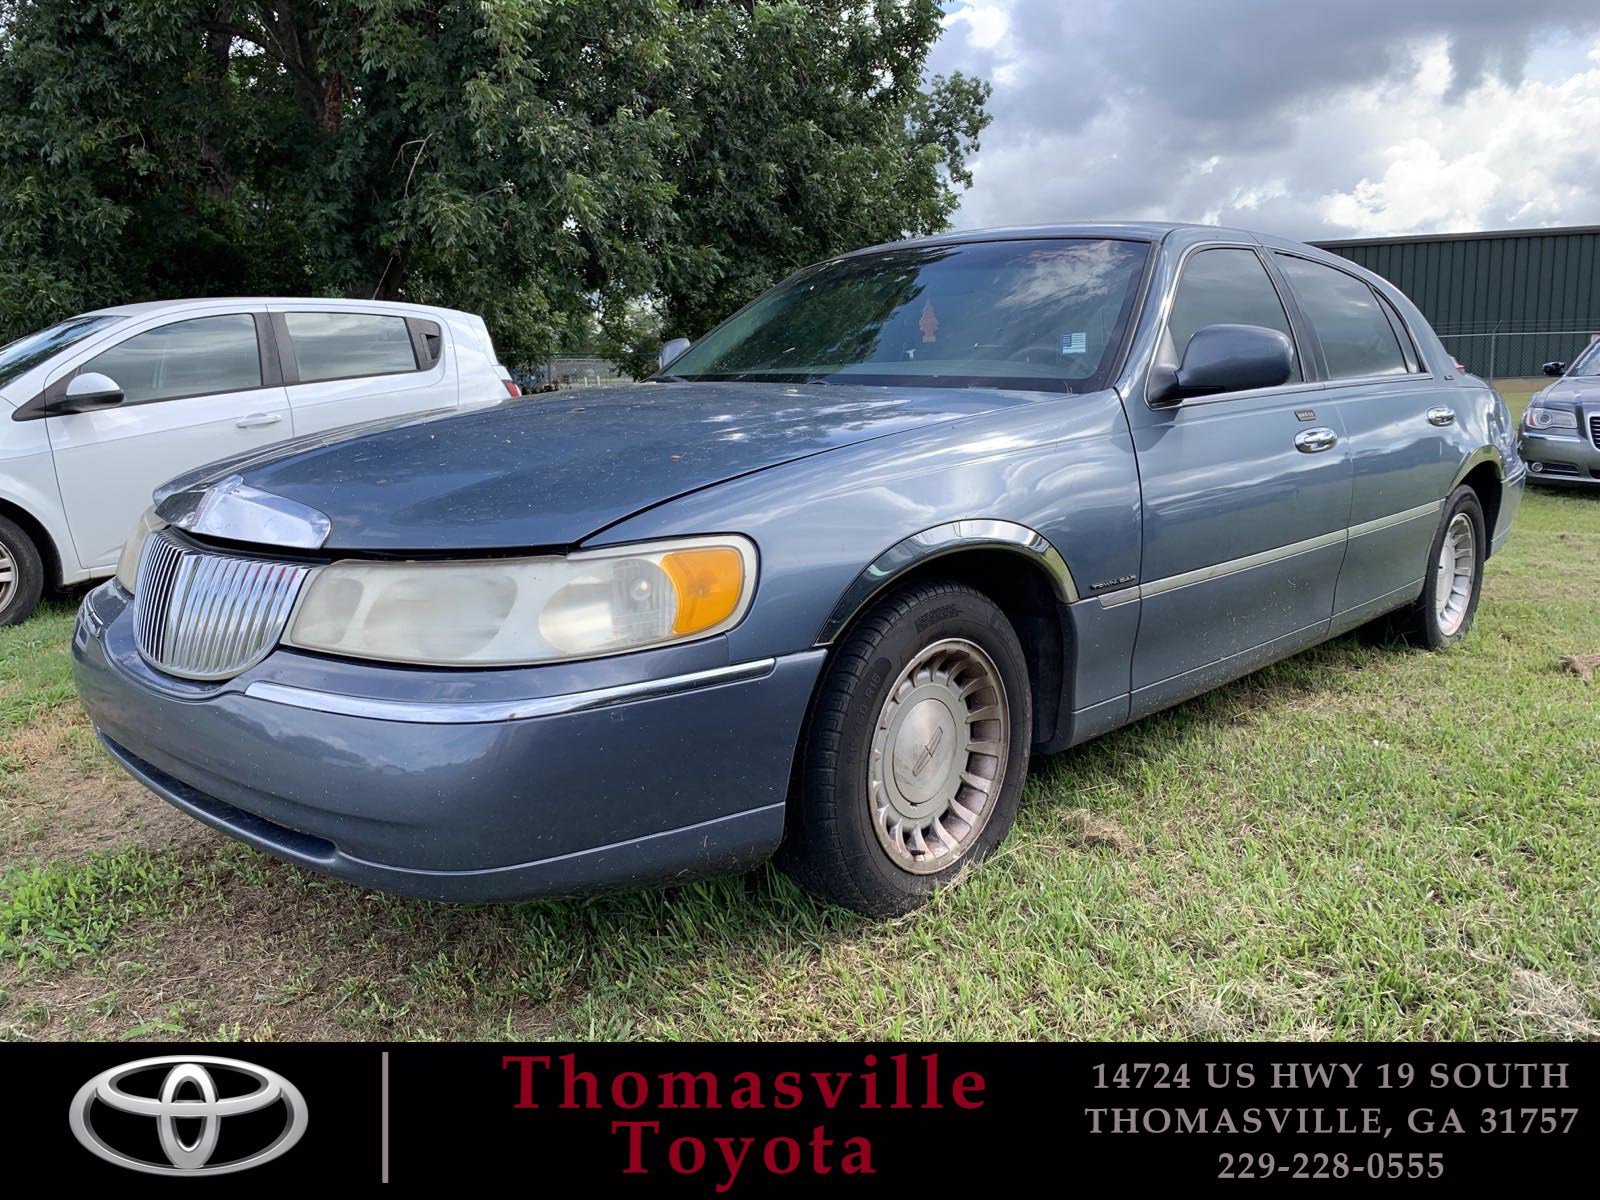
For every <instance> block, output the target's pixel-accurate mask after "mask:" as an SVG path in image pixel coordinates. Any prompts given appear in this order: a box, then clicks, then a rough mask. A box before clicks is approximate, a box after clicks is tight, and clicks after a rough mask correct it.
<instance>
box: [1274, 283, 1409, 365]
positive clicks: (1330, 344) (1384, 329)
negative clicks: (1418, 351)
mask: <svg viewBox="0 0 1600 1200" xmlns="http://www.w3.org/2000/svg"><path fill="white" fill-rule="evenodd" d="M1278 266H1279V268H1280V269H1281V270H1282V271H1283V274H1284V277H1285V278H1286V279H1288V281H1289V286H1290V287H1291V288H1292V289H1294V296H1295V299H1296V300H1297V301H1298V302H1299V304H1300V311H1301V312H1302V313H1304V314H1305V318H1306V320H1308V321H1310V322H1311V327H1312V328H1313V329H1315V330H1316V332H1317V340H1318V341H1319V342H1321V343H1322V357H1323V359H1324V360H1325V361H1326V362H1327V365H1328V378H1330V379H1360V378H1363V377H1365V376H1369V375H1404V374H1406V373H1407V366H1406V356H1405V353H1404V352H1403V351H1402V350H1401V349H1400V341H1399V339H1398V338H1397V337H1396V335H1395V330H1394V326H1393V325H1392V324H1390V321H1389V318H1388V316H1386V315H1385V313H1384V311H1383V308H1382V307H1381V306H1380V305H1379V303H1378V297H1377V296H1376V295H1375V294H1374V293H1373V291H1372V289H1371V288H1370V287H1368V286H1367V285H1366V284H1365V283H1363V282H1362V281H1361V280H1359V279H1357V278H1356V277H1355V276H1354V275H1347V274H1346V273H1345V272H1343V271H1340V270H1338V269H1336V268H1334V267H1330V266H1326V265H1324V264H1323V263H1317V262H1312V261H1311V260H1310V259H1305V258H1296V257H1295V256H1293V255H1290V254H1280V255H1278Z"/></svg>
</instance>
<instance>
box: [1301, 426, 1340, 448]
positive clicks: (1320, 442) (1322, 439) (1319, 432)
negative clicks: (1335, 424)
mask: <svg viewBox="0 0 1600 1200" xmlns="http://www.w3.org/2000/svg"><path fill="white" fill-rule="evenodd" d="M1338 440H1339V435H1338V434H1336V433H1335V432H1334V431H1333V430H1331V429H1308V430H1306V431H1305V432H1304V433H1297V434H1295V435H1294V448H1295V449H1296V450H1298V451H1300V453H1301V454H1318V453H1320V452H1322V451H1323V450H1331V449H1333V447H1334V445H1335V443H1337V442H1338Z"/></svg>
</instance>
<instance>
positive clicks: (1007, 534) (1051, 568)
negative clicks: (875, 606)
mask: <svg viewBox="0 0 1600 1200" xmlns="http://www.w3.org/2000/svg"><path fill="white" fill-rule="evenodd" d="M983 549H991V550H1005V551H1007V552H1009V553H1012V554H1017V555H1020V556H1021V557H1022V558H1024V559H1027V560H1031V561H1032V562H1033V563H1034V564H1035V565H1036V566H1038V567H1040V568H1042V569H1043V570H1044V572H1045V574H1046V576H1048V578H1049V580H1050V586H1051V589H1052V590H1053V591H1054V592H1055V595H1056V599H1057V600H1059V601H1061V602H1062V603H1063V604H1072V603H1075V602H1076V601H1077V599H1078V588H1077V585H1076V584H1074V583H1073V580H1072V572H1071V571H1070V570H1069V569H1068V567H1067V563H1066V560H1065V559H1064V558H1062V557H1061V552H1060V551H1058V550H1057V549H1056V548H1055V547H1054V546H1052V545H1051V544H1050V539H1049V538H1047V537H1045V536H1044V534H1042V533H1039V532H1038V531H1037V530H1033V529H1029V528H1028V527H1027V526H1026V525H1018V524H1017V523H1016V522H1014V521H995V520H989V519H987V518H982V519H972V520H963V521H950V522H948V523H947V524H944V525H935V526H933V527H932V528H931V529H924V530H923V531H922V532H921V533H914V534H912V535H911V536H910V537H908V538H906V539H905V540H904V541H901V542H897V543H895V544H894V545H893V546H891V547H889V549H887V550H885V551H884V552H883V553H882V554H880V555H878V557H877V558H876V559H874V560H873V561H872V563H871V564H870V565H869V566H868V567H867V568H866V569H865V570H863V571H862V572H861V574H859V575H857V576H856V577H855V580H854V581H853V582H852V583H851V584H850V586H849V587H848V588H846V589H845V593H844V595H843V596H841V597H839V602H838V603H837V604H835V605H834V606H833V611H832V612H831V613H829V614H828V619H827V621H826V622H824V623H823V626H822V629H821V630H820V631H819V632H818V633H817V637H816V641H815V643H814V644H815V645H818V646H826V645H828V644H830V643H831V642H832V641H833V639H834V638H836V637H838V636H839V632H840V630H842V629H843V628H844V627H845V626H846V625H848V624H849V623H850V622H851V621H852V620H853V619H854V618H855V616H856V614H857V613H859V612H860V611H861V610H862V609H863V608H865V607H866V605H867V602H868V601H869V600H871V599H872V598H873V597H874V596H876V595H877V594H878V593H879V592H880V591H882V590H883V588H884V587H886V586H887V585H889V584H890V583H893V582H894V581H895V580H896V579H898V578H899V577H900V576H902V575H904V574H905V573H906V572H907V571H909V570H910V569H911V568H912V567H915V566H920V565H921V564H922V563H925V562H928V561H930V560H932V559H935V558H942V557H943V556H945V555H947V554H954V553H956V552H958V551H961V550H983Z"/></svg>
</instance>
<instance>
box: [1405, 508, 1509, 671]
mask: <svg viewBox="0 0 1600 1200" xmlns="http://www.w3.org/2000/svg"><path fill="white" fill-rule="evenodd" d="M1458 518H1461V519H1463V520H1465V522H1466V523H1467V524H1468V525H1469V526H1470V527H1471V533H1472V546H1471V554H1470V556H1467V557H1470V560H1471V564H1472V580H1471V584H1470V587H1469V588H1468V591H1467V595H1466V598H1465V605H1464V607H1463V608H1462V609H1461V610H1460V612H1459V614H1457V613H1456V612H1455V610H1453V609H1452V611H1451V615H1450V617H1449V619H1446V618H1445V617H1442V616H1441V612H1440V607H1439V595H1440V592H1441V590H1442V589H1443V588H1444V587H1445V586H1447V585H1446V584H1445V583H1443V582H1442V581H1441V579H1440V571H1439V556H1440V554H1441V553H1442V552H1443V550H1444V543H1445V538H1446V537H1447V536H1449V535H1450V532H1451V529H1452V527H1453V526H1455V525H1456V524H1457V519H1458ZM1488 547H1489V537H1488V531H1487V528H1486V527H1485V524H1484V519H1483V505H1482V504H1481V503H1480V502H1479V500H1478V493H1477V492H1475V491H1473V490H1472V489H1471V488H1470V487H1467V486H1466V485H1464V484H1463V485H1462V486H1461V487H1458V488H1457V489H1456V490H1455V491H1453V492H1451V493H1450V496H1449V498H1448V499H1447V500H1446V501H1445V505H1444V514H1443V515H1442V516H1441V517H1440V519H1439V528H1438V530H1437V531H1436V532H1435V533H1434V535H1433V542H1432V543H1431V544H1430V545H1429V547H1428V561H1427V563H1426V564H1425V567H1424V571H1425V574H1424V583H1423V585H1422V595H1421V596H1419V597H1417V600H1416V602H1415V603H1413V604H1412V605H1411V607H1410V608H1408V609H1405V610H1404V611H1403V613H1402V616H1401V620H1400V628H1401V631H1402V632H1403V633H1404V634H1405V637H1406V640H1407V641H1409V642H1412V643H1414V644H1417V645H1421V646H1425V647H1427V648H1428V649H1429V650H1440V649H1443V648H1444V647H1445V646H1451V645H1454V644H1455V643H1456V642H1459V641H1460V640H1461V639H1462V638H1464V637H1466V636H1467V631H1468V630H1470V629H1471V628H1472V618H1473V616H1474V615H1475V614H1476V613H1477V611H1478V597H1479V596H1480V595H1481V594H1482V592H1483V560H1484V556H1485V554H1486V553H1487V551H1488Z"/></svg>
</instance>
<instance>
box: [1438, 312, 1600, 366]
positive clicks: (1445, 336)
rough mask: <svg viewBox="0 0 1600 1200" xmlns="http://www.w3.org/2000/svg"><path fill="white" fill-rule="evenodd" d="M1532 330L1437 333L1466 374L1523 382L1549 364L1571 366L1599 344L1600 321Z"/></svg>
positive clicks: (1448, 329) (1457, 328)
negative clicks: (1596, 343) (1576, 359)
mask: <svg viewBox="0 0 1600 1200" xmlns="http://www.w3.org/2000/svg"><path fill="white" fill-rule="evenodd" d="M1565 324H1566V327H1564V328H1561V329H1543V328H1536V327H1530V326H1529V325H1527V324H1526V323H1523V322H1513V321H1505V322H1501V323H1500V324H1498V325H1493V326H1489V325H1483V326H1472V325H1465V326H1463V325H1441V326H1435V327H1434V332H1436V333H1437V334H1438V335H1439V340H1440V341H1441V342H1443V343H1444V346H1445V349H1446V350H1448V351H1450V353H1451V354H1453V355H1455V357H1456V360H1457V361H1458V362H1460V363H1463V364H1464V365H1465V366H1466V368H1467V370H1469V371H1471V372H1472V373H1473V374H1474V375H1479V376H1482V377H1483V378H1484V379H1523V378H1528V377H1530V376H1534V375H1540V374H1543V371H1544V364H1545V363H1547V362H1564V363H1570V362H1571V361H1572V360H1573V359H1575V358H1577V357H1578V355H1579V354H1581V353H1582V352H1583V350H1584V348H1585V347H1586V346H1588V345H1589V343H1590V342H1593V341H1596V340H1600V317H1597V318H1595V319H1593V320H1591V321H1589V322H1586V323H1584V325H1585V326H1586V327H1578V323H1577V322H1568V323H1565Z"/></svg>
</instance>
